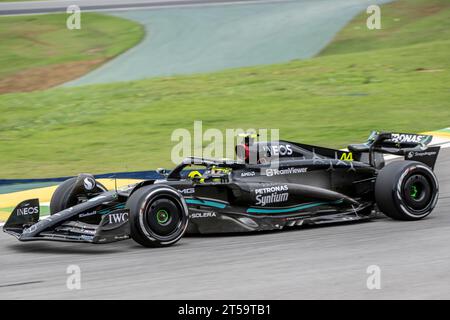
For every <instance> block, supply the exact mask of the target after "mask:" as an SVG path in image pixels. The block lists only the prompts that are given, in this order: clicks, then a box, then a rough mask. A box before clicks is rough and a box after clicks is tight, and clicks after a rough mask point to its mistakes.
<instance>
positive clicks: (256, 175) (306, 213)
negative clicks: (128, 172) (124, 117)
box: [3, 132, 440, 247]
mask: <svg viewBox="0 0 450 320" xmlns="http://www.w3.org/2000/svg"><path fill="white" fill-rule="evenodd" d="M431 140H432V137H431V136H427V135H415V134H394V133H377V132H374V133H372V134H371V136H370V137H369V139H368V140H367V142H366V143H364V144H357V145H350V146H349V147H348V151H341V150H333V149H328V148H323V147H317V146H311V145H307V144H301V143H294V142H289V141H277V142H258V141H255V137H254V136H251V135H247V136H246V137H245V139H244V141H243V143H242V144H240V145H238V146H237V147H236V152H237V154H238V157H237V160H233V161H228V160H221V161H219V160H210V159H200V158H193V157H192V158H187V159H185V160H184V161H183V162H182V163H181V164H180V165H178V166H177V167H176V168H175V169H173V170H171V171H161V173H162V174H163V175H162V178H161V179H157V180H146V181H143V182H140V183H137V184H135V185H130V186H128V187H125V188H123V189H119V190H107V189H106V188H105V187H104V186H103V185H102V184H100V183H99V182H98V181H96V180H95V179H94V177H93V176H92V175H89V174H80V175H79V176H77V177H74V178H71V179H69V180H66V181H65V182H63V183H62V184H61V185H59V186H58V188H57V189H56V191H55V193H54V195H53V197H52V199H51V203H50V212H51V216H50V217H48V218H46V219H42V220H39V210H40V209H39V201H38V199H32V200H27V201H24V202H22V203H20V204H19V205H18V206H17V207H16V208H15V209H14V211H13V213H12V214H11V216H10V218H9V220H8V221H7V222H6V224H5V225H4V227H3V229H4V231H5V232H7V233H9V234H11V235H13V236H15V237H17V238H18V239H19V240H21V241H33V240H59V241H75V242H89V243H108V242H113V241H118V240H122V239H127V238H129V237H131V238H133V239H134V240H135V241H136V242H138V243H139V244H141V245H143V246H147V247H157V246H168V245H171V244H173V243H175V242H177V241H178V240H179V239H180V238H181V237H182V236H183V234H184V233H185V232H189V233H202V234H203V233H233V232H250V231H261V230H274V229H282V228H285V227H295V226H301V225H307V224H308V225H309V224H327V223H335V222H343V221H357V220H366V219H370V218H371V217H373V216H374V215H375V214H376V212H377V211H381V212H383V213H384V214H386V215H387V216H389V217H391V218H393V219H397V220H419V219H422V218H424V217H426V216H428V215H429V214H430V213H431V212H432V211H433V209H434V207H435V206H436V203H437V201H438V189H439V187H438V181H437V179H436V176H435V174H434V173H433V168H434V165H435V163H436V159H437V156H438V153H439V150H440V148H439V147H430V146H428V145H429V143H430V141H431ZM385 154H391V155H397V156H403V157H404V160H401V161H393V162H391V163H389V164H387V165H386V164H385V160H384V155H385Z"/></svg>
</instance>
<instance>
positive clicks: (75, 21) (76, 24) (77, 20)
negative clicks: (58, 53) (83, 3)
mask: <svg viewBox="0 0 450 320" xmlns="http://www.w3.org/2000/svg"><path fill="white" fill-rule="evenodd" d="M66 13H67V14H70V16H69V17H68V18H67V21H66V26H67V29H69V30H80V29H81V9H80V7H79V6H77V5H71V6H68V7H67V10H66Z"/></svg>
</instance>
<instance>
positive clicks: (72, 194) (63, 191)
mask: <svg viewBox="0 0 450 320" xmlns="http://www.w3.org/2000/svg"><path fill="white" fill-rule="evenodd" d="M106 191H108V189H106V187H105V186H104V185H102V184H101V183H100V182H98V181H96V180H95V179H94V177H93V176H92V175H89V174H80V175H79V176H77V177H73V178H70V179H67V180H65V181H64V182H63V183H61V184H60V185H59V186H58V187H57V188H56V190H55V192H54V193H53V195H52V198H51V200H50V214H51V215H53V214H55V213H58V212H60V211H63V210H65V209H67V208H70V207H73V206H75V205H77V204H80V203H83V202H85V201H87V200H89V199H91V198H93V197H95V196H97V195H98V194H100V193H102V192H106Z"/></svg>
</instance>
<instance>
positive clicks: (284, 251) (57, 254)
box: [0, 149, 450, 299]
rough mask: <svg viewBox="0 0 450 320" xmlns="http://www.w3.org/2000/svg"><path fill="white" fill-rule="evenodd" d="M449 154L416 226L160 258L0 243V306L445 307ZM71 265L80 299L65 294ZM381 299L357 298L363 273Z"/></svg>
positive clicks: (0, 238)
mask: <svg viewBox="0 0 450 320" xmlns="http://www.w3.org/2000/svg"><path fill="white" fill-rule="evenodd" d="M449 173H450V150H448V149H447V150H444V151H443V152H442V155H441V157H440V160H439V163H438V166H437V174H438V177H439V179H440V183H441V198H440V202H439V205H438V207H437V209H436V211H435V212H434V213H433V214H432V215H431V216H430V217H429V218H427V219H425V220H422V221H418V222H397V221H393V220H390V219H387V218H380V219H376V220H374V221H372V222H365V223H358V224H350V225H338V226H331V227H320V228H308V229H296V230H291V231H282V232H271V233H264V234H253V235H239V236H213V237H204V236H203V237H201V236H200V237H187V238H184V239H182V240H181V241H180V242H179V243H178V244H177V245H175V246H173V247H170V248H164V249H144V248H141V247H139V246H138V245H136V244H135V243H134V242H133V241H131V240H130V241H125V242H121V243H117V244H110V245H79V244H78V245H77V244H64V243H19V242H17V240H15V239H14V238H12V237H10V236H7V235H6V234H0V270H1V273H0V299H5V298H10V299H24V298H39V299H55V298H64V299H67V298H83V299H107V298H113V299H119V298H137V299H147V298H153V299H158V298H162V297H164V298H165V299H168V298H180V299H219V298H225V299H312V298H317V299H325V298H326V299H337V298H350V299H392V298H402V299H403V298H404V299H410V298H412V299H416V298H431V299H441V298H447V299H449V298H450V272H449V270H450V250H449V247H450V212H449V205H450V176H449ZM71 264H76V265H79V266H80V268H81V270H82V289H81V290H79V291H69V290H68V289H66V279H67V278H66V277H67V275H66V268H67V266H68V265H71ZM373 264H375V265H378V266H379V267H380V268H381V284H382V288H381V290H373V291H371V290H368V289H367V288H366V279H367V276H368V275H367V274H366V269H367V267H368V266H369V265H373Z"/></svg>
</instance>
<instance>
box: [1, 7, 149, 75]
mask: <svg viewBox="0 0 450 320" xmlns="http://www.w3.org/2000/svg"><path fill="white" fill-rule="evenodd" d="M67 17H68V16H67V15H66V14H48V15H32V16H11V17H1V18H0V39H1V41H0V80H1V79H2V78H5V77H11V76H14V75H17V74H18V73H20V72H24V71H27V70H30V69H33V68H45V67H48V66H52V65H59V64H64V63H68V62H83V61H98V62H99V63H101V62H104V61H106V60H108V59H110V58H112V57H114V56H116V55H118V54H120V53H122V52H124V51H125V50H127V49H129V48H131V47H133V46H134V45H136V44H137V43H138V42H139V41H140V40H141V39H142V37H143V36H144V30H143V28H142V27H141V26H140V25H139V24H137V23H135V22H132V21H128V20H125V19H121V18H118V17H112V16H106V15H100V14H95V13H83V15H82V16H81V29H80V30H69V29H67V27H66V19H67ZM62 74H64V73H62Z"/></svg>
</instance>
